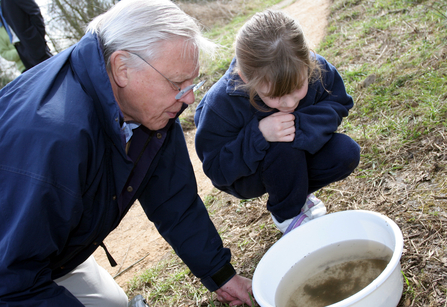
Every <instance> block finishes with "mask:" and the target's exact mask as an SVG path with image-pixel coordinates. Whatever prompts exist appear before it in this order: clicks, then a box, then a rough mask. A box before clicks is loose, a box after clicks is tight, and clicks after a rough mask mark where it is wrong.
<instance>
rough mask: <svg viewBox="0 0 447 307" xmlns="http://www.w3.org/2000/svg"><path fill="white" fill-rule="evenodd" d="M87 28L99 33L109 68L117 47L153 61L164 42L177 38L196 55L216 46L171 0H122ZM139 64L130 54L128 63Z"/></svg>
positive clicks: (159, 54) (208, 51)
mask: <svg viewBox="0 0 447 307" xmlns="http://www.w3.org/2000/svg"><path fill="white" fill-rule="evenodd" d="M88 32H91V33H96V34H97V35H98V37H99V39H100V41H101V43H102V45H103V48H104V50H103V52H104V59H105V62H106V65H107V68H108V69H109V68H110V60H109V59H110V55H111V54H112V53H113V52H115V51H117V50H125V51H129V52H134V53H137V54H139V55H141V56H143V57H144V58H145V59H146V60H148V61H151V60H156V59H157V58H158V57H159V56H161V55H162V52H163V50H162V47H163V44H164V43H166V42H167V41H172V40H176V39H183V40H184V42H185V44H184V50H183V52H184V53H185V52H188V50H189V51H190V50H194V52H196V54H195V55H194V56H195V57H196V58H197V59H198V54H199V51H204V52H206V53H212V52H213V51H214V49H215V47H216V45H215V44H214V43H212V42H211V41H209V40H208V39H206V38H205V37H203V36H202V34H201V31H200V27H199V25H198V23H197V22H196V21H195V20H194V19H193V18H192V17H191V16H189V15H187V14H186V13H185V12H183V11H182V10H181V9H180V8H179V7H178V6H177V5H175V4H174V3H173V2H171V1H170V0H121V1H119V2H118V3H117V4H116V5H114V6H113V7H112V8H111V9H110V10H108V11H107V12H105V13H104V14H101V15H99V16H98V17H96V18H95V19H94V20H93V21H92V22H90V24H89V25H88V28H87V33H88ZM190 47H193V48H190ZM137 64H138V63H137V61H136V57H135V56H131V57H130V58H129V63H128V65H131V66H135V67H137ZM140 64H141V63H140Z"/></svg>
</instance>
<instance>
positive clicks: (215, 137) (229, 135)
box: [195, 90, 270, 187]
mask: <svg viewBox="0 0 447 307" xmlns="http://www.w3.org/2000/svg"><path fill="white" fill-rule="evenodd" d="M208 94H210V95H208ZM208 94H207V95H205V97H204V98H203V100H202V102H201V108H200V109H199V110H196V115H195V122H196V126H197V131H196V139H195V145H196V151H197V154H198V156H199V158H200V160H202V162H203V171H204V172H205V174H206V175H207V176H208V177H209V178H210V179H211V181H212V182H213V184H214V185H216V186H219V187H224V186H231V185H232V184H233V183H234V182H235V181H236V180H237V179H239V178H242V177H246V176H250V175H252V174H253V173H255V172H256V169H257V168H258V166H259V163H260V162H261V161H262V160H263V159H264V157H265V154H266V151H267V149H268V148H269V147H270V145H269V143H268V142H267V141H266V140H265V138H264V136H263V135H262V133H261V131H260V130H259V119H258V118H257V117H256V116H254V113H253V112H251V111H248V110H243V109H242V110H241V109H239V108H236V109H234V108H233V106H234V105H237V106H242V105H245V106H246V107H247V108H250V105H249V102H248V100H247V99H246V98H245V97H236V96H228V95H227V94H224V95H219V94H218V93H217V94H216V93H213V92H211V90H210V92H208Z"/></svg>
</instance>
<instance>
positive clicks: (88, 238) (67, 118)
mask: <svg viewBox="0 0 447 307" xmlns="http://www.w3.org/2000/svg"><path fill="white" fill-rule="evenodd" d="M119 118H120V110H119V108H118V106H117V103H116V101H115V99H114V95H113V92H112V88H111V85H110V81H109V78H108V75H107V72H106V69H105V63H104V60H103V55H102V51H101V47H100V45H99V43H98V40H97V38H96V36H95V35H93V34H87V35H86V36H85V37H84V38H83V39H82V40H81V41H80V42H79V43H78V44H76V45H74V46H73V47H71V48H69V49H67V50H66V51H64V52H62V53H60V54H59V55H57V56H54V57H52V58H51V59H49V60H48V61H45V62H44V63H42V64H40V65H38V66H36V67H34V68H33V69H31V70H29V71H28V72H26V73H25V74H23V75H21V76H20V77H18V78H17V79H16V80H15V81H13V82H12V83H10V84H9V85H8V86H6V87H5V88H4V89H3V90H2V91H1V92H0V212H1V213H0V305H1V306H4V305H6V306H64V307H70V306H81V304H80V302H79V301H78V300H77V299H76V298H75V297H74V296H73V295H72V294H71V293H69V292H68V291H67V290H66V289H64V288H63V287H59V286H57V285H56V283H54V282H53V279H55V278H58V277H61V276H63V275H64V274H66V273H67V272H69V271H71V270H72V269H74V268H75V267H76V266H77V265H79V264H80V263H82V262H83V261H85V260H86V259H87V258H88V257H89V256H90V255H91V254H92V253H93V252H94V251H95V249H96V248H97V247H98V245H99V244H100V243H101V242H102V241H103V240H104V238H105V237H106V236H107V235H108V234H109V233H110V232H111V231H112V230H113V229H114V228H115V227H116V226H117V225H118V223H119V222H120V220H121V219H122V217H123V215H124V214H125V213H126V212H127V210H128V209H129V206H130V205H131V204H132V203H133V202H134V201H135V200H136V199H139V201H140V203H141V205H142V206H143V208H144V210H145V212H146V214H147V216H148V217H149V218H150V219H151V220H152V221H153V222H154V223H155V225H156V227H157V229H158V230H159V232H160V233H161V234H162V236H163V237H164V238H165V239H166V240H167V241H168V242H169V243H170V244H171V245H172V246H173V248H174V250H175V251H176V252H177V254H178V255H179V256H180V257H181V258H182V259H183V260H184V261H185V263H186V264H187V265H188V266H189V268H190V269H191V271H192V272H193V273H194V274H195V275H196V276H198V277H199V278H202V281H203V282H204V283H205V284H206V285H207V286H208V287H209V289H210V290H211V291H214V290H216V286H215V285H213V283H212V279H211V277H210V276H211V275H213V274H214V273H216V272H217V271H219V270H220V269H221V268H222V267H224V266H228V263H229V261H230V257H231V256H230V251H229V250H228V249H225V248H223V247H222V241H221V239H220V237H219V235H218V233H217V231H216V229H215V228H214V226H213V224H212V222H211V221H210V219H209V216H208V214H207V211H206V209H205V207H204V205H203V203H202V201H201V199H200V197H199V196H198V195H197V186H196V181H195V178H194V172H193V168H192V165H191V162H190V160H189V156H188V152H187V148H186V143H185V140H184V136H183V132H182V129H181V126H180V124H179V121H178V120H172V121H171V122H170V123H169V126H168V127H166V128H164V129H162V130H160V131H156V132H154V137H153V139H154V142H153V143H152V140H151V141H150V142H149V146H148V150H147V151H145V152H144V155H143V157H142V160H145V161H146V164H147V165H146V166H147V170H145V171H144V173H143V176H142V177H141V180H142V182H141V180H140V182H141V184H140V185H139V187H138V186H136V187H135V189H134V190H133V191H132V189H128V188H127V186H128V185H129V182H131V181H132V178H133V176H134V175H135V173H137V171H138V165H139V164H138V165H137V168H136V169H135V170H134V171H132V168H133V161H132V160H131V159H130V158H129V157H128V156H127V155H126V153H125V147H124V145H125V144H124V142H123V138H122V134H121V131H120V120H119ZM151 133H152V132H151V131H148V130H147V129H144V128H142V130H141V131H139V135H140V137H142V139H144V140H147V139H148V135H149V134H151ZM144 134H147V135H146V136H145V135H144ZM135 143H138V142H135ZM136 145H138V144H136ZM140 145H141V144H140ZM132 146H134V142H132ZM132 146H131V149H132ZM129 153H130V152H129ZM149 164H150V165H149ZM139 175H141V172H140V174H139ZM135 176H137V175H135ZM128 180H129V181H128ZM126 182H127V183H126ZM129 193H130V194H129Z"/></svg>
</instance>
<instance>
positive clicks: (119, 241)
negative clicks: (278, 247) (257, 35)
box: [94, 0, 329, 290]
mask: <svg viewBox="0 0 447 307" xmlns="http://www.w3.org/2000/svg"><path fill="white" fill-rule="evenodd" d="M328 7H329V0H298V1H293V0H285V1H283V2H281V3H280V4H278V5H276V6H275V7H273V8H274V9H282V10H284V11H285V12H286V13H288V14H289V15H291V16H292V17H294V18H295V19H297V20H299V22H300V24H301V26H302V27H303V30H304V33H305V34H306V37H307V40H308V42H309V45H310V46H311V48H316V47H317V46H318V44H319V43H320V41H321V40H322V39H323V37H324V34H325V29H326V26H327V18H328V15H329V9H328ZM185 11H187V10H186V9H185ZM227 15H231V11H230V10H228V11H227V13H226V15H225V16H227ZM196 18H197V17H196ZM194 135H195V129H190V130H188V131H186V129H185V139H186V142H187V145H188V149H189V154H190V157H191V162H192V164H193V167H194V171H195V175H196V179H197V184H198V189H199V195H200V196H201V197H202V198H204V197H205V196H206V195H209V194H211V193H212V191H213V186H212V184H211V182H210V181H209V179H208V178H207V177H206V176H205V175H204V173H203V171H202V165H201V162H200V160H199V158H198V157H197V155H196V152H195V149H194ZM264 213H265V212H264ZM264 213H261V215H263V214H264ZM252 222H253V221H252ZM104 243H105V245H106V246H107V249H108V250H109V252H110V253H111V254H112V256H113V257H114V259H115V260H116V262H117V263H118V266H116V267H111V266H110V263H109V261H108V260H107V257H106V255H105V252H104V250H103V249H102V248H99V249H98V250H97V251H96V252H95V253H94V256H95V258H96V261H97V262H98V263H99V264H100V265H101V266H102V267H104V268H105V269H106V270H107V271H108V272H109V273H110V274H111V275H112V276H114V278H115V280H116V282H117V283H118V284H119V285H120V286H121V287H123V289H124V290H126V289H127V287H128V282H129V281H130V280H131V279H132V278H133V277H134V276H136V275H138V274H141V273H142V272H143V271H145V270H146V269H148V268H150V267H152V266H153V265H154V264H156V263H157V262H159V261H160V260H162V259H164V258H167V257H168V256H169V255H170V254H172V253H173V251H172V248H171V247H170V246H169V245H168V244H167V243H166V241H164V239H163V238H162V237H161V236H160V235H159V233H158V232H157V230H156V228H155V226H154V225H153V224H152V223H151V222H150V221H149V220H148V219H147V217H146V215H145V213H144V211H143V209H142V208H141V206H140V204H139V203H138V202H136V203H135V204H134V205H133V206H132V208H131V209H130V210H129V212H128V214H127V215H126V216H125V217H124V219H123V221H122V222H121V224H120V225H119V226H118V227H117V228H116V229H115V230H114V231H113V232H112V233H110V235H109V236H108V237H107V238H106V240H105V242H104Z"/></svg>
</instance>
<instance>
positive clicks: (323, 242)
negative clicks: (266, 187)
mask: <svg viewBox="0 0 447 307" xmlns="http://www.w3.org/2000/svg"><path fill="white" fill-rule="evenodd" d="M348 240H372V241H376V242H379V243H381V244H384V245H385V246H387V247H388V248H390V249H391V250H392V251H393V255H392V257H391V260H390V261H389V263H388V265H387V266H386V268H385V269H384V270H383V272H382V273H381V274H380V275H379V276H378V277H377V278H376V279H375V280H373V281H372V282H371V284H369V285H368V286H367V287H365V288H363V289H362V290H361V291H359V292H357V293H356V294H354V295H352V296H350V297H348V298H346V299H344V300H342V301H340V302H337V303H335V304H332V305H330V306H331V307H341V306H359V307H369V306H371V307H396V306H397V304H398V303H399V300H400V298H401V296H402V290H403V279H402V274H401V267H400V258H401V255H402V249H403V237H402V232H401V231H400V229H399V227H398V226H397V225H396V223H394V222H393V221H392V220H391V219H389V218H388V217H386V216H384V215H382V214H379V213H376V212H371V211H362V210H352V211H342V212H337V213H332V214H328V215H325V216H322V217H319V218H317V219H315V220H312V221H310V222H309V223H307V224H304V225H301V226H300V227H298V228H296V229H294V230H293V231H291V232H290V233H288V234H287V235H285V236H284V237H282V238H281V239H280V240H279V241H278V242H276V243H275V244H274V245H273V246H272V247H271V248H270V249H269V250H268V251H267V253H266V254H265V255H264V256H263V257H262V259H261V261H260V262H259V264H258V266H257V267H256V270H255V273H254V275H253V294H254V297H255V299H256V301H257V302H258V304H259V305H260V306H262V307H273V306H275V294H276V290H277V288H278V285H279V283H280V281H281V279H282V278H283V276H284V275H285V274H286V273H287V272H288V271H289V270H290V268H291V267H292V266H293V265H295V264H296V263H297V262H298V261H300V260H301V259H303V258H304V257H306V256H307V255H309V254H311V253H312V252H314V251H316V250H318V249H321V248H323V247H325V246H328V245H330V244H333V243H337V242H342V241H348Z"/></svg>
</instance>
